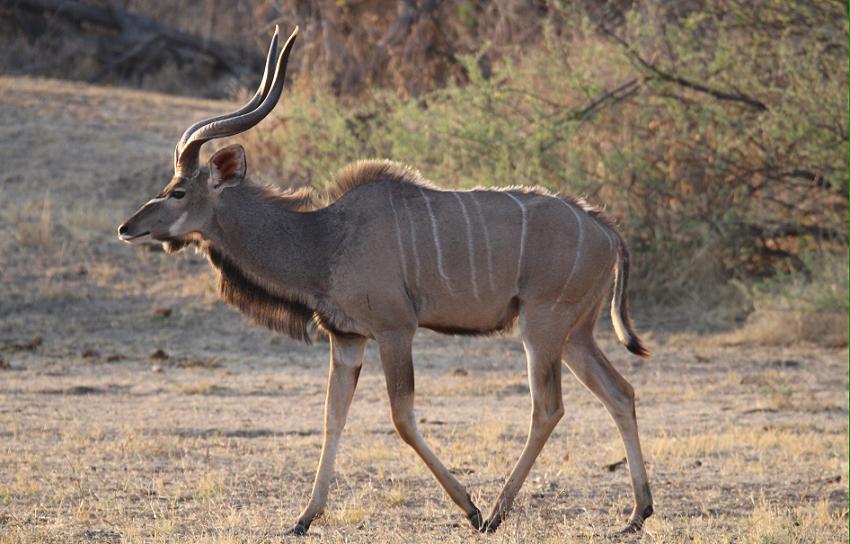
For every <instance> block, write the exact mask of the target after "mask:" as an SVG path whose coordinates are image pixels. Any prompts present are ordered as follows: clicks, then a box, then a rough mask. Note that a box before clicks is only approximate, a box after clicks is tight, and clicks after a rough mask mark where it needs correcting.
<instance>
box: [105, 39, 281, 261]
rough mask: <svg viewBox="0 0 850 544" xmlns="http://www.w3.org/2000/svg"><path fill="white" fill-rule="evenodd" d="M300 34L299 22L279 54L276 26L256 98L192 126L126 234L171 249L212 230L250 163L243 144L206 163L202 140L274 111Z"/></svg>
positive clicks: (128, 224) (230, 131)
mask: <svg viewBox="0 0 850 544" xmlns="http://www.w3.org/2000/svg"><path fill="white" fill-rule="evenodd" d="M297 36H298V28H297V27H296V28H295V31H293V33H292V35H291V36H290V37H289V39H288V40H287V41H286V44H285V45H284V46H283V50H282V51H281V52H280V56H278V54H277V50H278V29H277V28H275V33H274V36H273V37H272V41H271V45H270V46H269V52H268V56H267V57H266V69H265V72H264V73H263V79H262V81H261V82H260V87H259V88H258V89H257V92H256V93H255V94H254V96H253V98H251V100H250V101H249V102H248V103H247V104H245V105H244V106H242V107H241V108H239V109H238V110H236V111H234V112H231V113H227V114H225V115H219V116H216V117H211V118H209V119H204V120H203V121H199V122H197V123H195V124H194V125H192V126H190V127H189V128H188V129H186V132H184V133H183V136H182V137H181V138H180V141H179V142H177V146H176V147H175V149H174V176H173V177H172V178H171V181H170V182H169V183H168V184H167V185H166V186H165V188H163V189H162V191H160V192H159V194H157V195H156V197H154V198H153V199H151V200H150V201H148V203H147V204H145V205H144V206H142V207H141V208H139V209H138V210H137V211H136V213H134V214H133V215H132V216H131V217H130V218H129V219H127V221H125V222H124V223H123V224H122V225H121V226H120V227H118V237H119V238H120V239H121V240H123V241H125V242H129V243H138V242H142V241H145V240H147V239H149V238H151V239H154V240H157V241H160V242H163V243H164V244H165V247H166V249H179V248H181V247H183V246H185V245H186V244H187V243H188V242H189V241H191V240H197V239H198V238H203V237H205V235H206V234H208V229H209V228H210V226H211V225H212V222H213V217H214V214H215V209H216V204H217V202H218V199H219V196H220V194H221V192H222V191H223V190H225V189H226V188H228V187H233V186H235V185H238V184H239V183H241V182H242V180H243V179H244V178H245V174H246V172H247V163H246V160H245V150H244V149H243V148H242V146H240V145H230V146H227V147H225V148H223V149H220V150H219V151H217V152H216V153H215V154H214V155H213V156H212V157H211V158H210V160H209V164H208V166H207V167H206V168H201V167H200V165H199V162H200V161H199V160H200V151H201V146H202V145H203V144H204V143H205V142H208V141H210V140H212V139H215V138H224V137H227V136H233V135H236V134H239V133H241V132H244V131H246V130H248V129H249V128H251V127H253V126H254V125H256V124H257V123H259V122H260V121H262V120H263V118H265V117H266V116H267V115H268V114H269V113H270V112H271V111H272V109H273V108H274V107H275V105H276V104H277V102H278V100H279V99H280V95H281V92H282V91H283V80H284V77H285V75H286V63H287V60H288V59H289V52H290V51H291V50H292V44H293V43H294V42H295V38H296V37H297Z"/></svg>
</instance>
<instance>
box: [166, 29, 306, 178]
mask: <svg viewBox="0 0 850 544" xmlns="http://www.w3.org/2000/svg"><path fill="white" fill-rule="evenodd" d="M297 36H298V27H296V28H295V30H294V31H293V32H292V35H291V36H290V37H289V39H288V40H287V42H286V44H285V45H284V48H283V51H282V52H281V53H280V56H278V58H277V64H276V68H275V71H274V77H273V78H272V77H269V76H270V75H271V68H272V65H273V63H274V59H275V56H276V55H277V45H278V28H277V27H275V33H274V36H273V37H272V42H271V45H270V46H269V53H268V56H267V58H266V69H265V72H264V73H263V79H262V82H261V83H260V87H259V88H258V89H257V92H256V93H255V94H254V96H253V97H252V98H251V100H250V101H249V102H248V103H247V104H245V105H244V106H242V107H241V108H239V109H238V110H236V111H234V112H231V113H228V114H225V115H219V116H216V117H211V118H209V119H205V120H203V121H200V122H198V123H195V124H194V125H192V126H191V127H189V128H188V129H187V130H186V132H184V133H183V136H182V137H181V138H180V141H179V142H178V144H177V147H176V148H175V150H174V170H175V172H178V173H179V172H183V173H186V174H192V173H194V171H195V170H196V169H197V167H198V158H199V155H200V150H201V146H202V145H203V144H204V143H205V142H207V141H209V140H212V139H214V138H223V137H225V136H232V135H234V134H238V133H240V132H244V131H246V130H248V129H249V128H251V127H253V126H254V125H256V124H257V123H259V122H260V121H261V120H262V119H263V118H265V117H266V116H267V115H268V114H269V112H271V110H272V109H273V108H274V106H275V105H276V104H277V101H278V100H279V99H280V95H281V93H282V91H283V80H284V77H285V75H286V64H287V60H288V59H289V53H290V51H291V50H292V44H293V43H294V42H295V38H296V37H297Z"/></svg>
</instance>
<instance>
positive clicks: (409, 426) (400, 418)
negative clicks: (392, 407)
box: [392, 411, 417, 445]
mask: <svg viewBox="0 0 850 544" xmlns="http://www.w3.org/2000/svg"><path fill="white" fill-rule="evenodd" d="M392 419H393V427H395V430H396V432H397V433H398V436H399V438H401V439H402V440H403V441H404V442H405V443H406V444H408V445H413V442H414V441H415V440H416V435H417V430H416V423H415V422H414V420H413V413H411V412H405V413H396V412H395V411H393V414H392Z"/></svg>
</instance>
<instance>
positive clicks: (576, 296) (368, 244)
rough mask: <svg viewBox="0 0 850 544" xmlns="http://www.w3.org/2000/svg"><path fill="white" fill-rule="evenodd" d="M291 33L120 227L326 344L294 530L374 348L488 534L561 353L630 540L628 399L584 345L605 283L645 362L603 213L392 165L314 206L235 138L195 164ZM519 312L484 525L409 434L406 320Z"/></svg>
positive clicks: (232, 297) (244, 125)
mask: <svg viewBox="0 0 850 544" xmlns="http://www.w3.org/2000/svg"><path fill="white" fill-rule="evenodd" d="M297 33H298V31H297V29H296V31H295V32H293V34H292V36H290V38H289V40H288V41H287V42H286V44H285V45H284V47H283V50H282V51H281V53H280V56H278V55H277V48H278V47H277V46H278V35H277V32H275V35H274V37H273V38H272V42H271V46H270V48H269V53H268V58H267V60H266V70H265V74H264V75H263V79H262V82H261V84H260V87H259V89H258V90H257V92H256V94H255V95H254V97H253V98H252V99H251V101H250V102H248V103H247V104H246V105H245V106H244V107H242V108H241V109H239V110H237V111H235V112H232V113H229V114H226V115H222V116H219V117H214V118H211V119H206V120H204V121H201V122H199V123H196V124H194V125H192V126H191V127H189V129H188V130H186V132H185V133H184V134H183V136H182V137H181V138H180V142H179V143H178V144H177V148H176V149H175V151H174V177H173V178H172V179H171V181H170V182H169V183H168V185H166V187H165V188H164V189H163V190H162V191H161V192H160V193H159V194H158V195H157V196H156V197H155V198H153V199H152V200H150V201H149V202H148V203H147V204H145V205H144V206H142V207H141V208H140V209H139V210H138V211H137V212H136V213H135V214H133V216H132V217H130V219H128V220H127V222H126V223H124V224H123V225H121V226H120V227H119V229H118V233H119V235H120V238H121V239H122V240H124V241H126V242H139V241H142V240H146V239H148V238H152V239H154V240H157V241H159V242H162V243H163V244H164V246H165V249H166V250H167V251H169V252H174V251H178V250H180V249H183V248H185V247H187V246H190V245H191V246H194V247H196V248H197V249H198V250H200V251H201V252H203V253H205V254H206V255H207V257H208V258H209V261H210V263H211V264H212V266H213V267H214V268H215V270H216V271H217V273H218V278H219V282H218V285H219V292H220V293H221V296H222V297H223V298H224V300H226V301H227V302H229V303H231V304H233V305H235V306H236V307H237V308H238V309H239V310H240V311H242V312H243V313H245V314H247V315H248V316H250V317H251V318H253V319H254V320H255V321H257V322H259V323H260V324H262V325H265V326H267V327H269V328H271V329H273V330H276V331H281V332H284V333H287V334H289V335H290V336H292V337H294V338H297V339H301V340H309V332H310V328H311V327H315V328H318V329H319V330H320V331H323V332H324V333H326V334H327V335H328V336H329V337H330V347H331V357H330V376H329V379H328V391H327V401H326V404H325V422H324V443H323V445H322V455H321V459H320V461H319V467H318V472H317V474H316V480H315V483H314V485H313V491H312V495H311V497H310V501H309V503H308V504H307V506H306V508H305V509H304V511H303V512H302V513H301V517H300V518H299V519H298V521H297V523H296V524H295V526H294V527H292V528H291V529H290V530H289V532H290V533H291V534H303V533H305V532H306V531H307V529H308V528H309V527H310V523H311V522H312V521H313V519H314V518H315V517H316V516H317V515H319V514H320V513H321V512H322V511H323V509H324V506H325V502H326V500H327V496H328V487H329V484H330V481H331V477H332V474H333V466H334V458H335V457H336V452H337V448H338V445H339V439H340V434H341V432H342V429H343V426H344V425H345V419H346V415H347V413H348V408H349V405H350V403H351V398H352V396H353V394H354V388H355V387H356V385H357V378H358V375H359V374H360V367H361V363H362V360H363V351H364V348H365V346H366V342H367V341H368V340H369V339H373V340H375V341H376V342H377V343H378V346H379V351H380V357H381V364H382V365H383V369H384V374H385V375H386V380H387V391H388V393H389V401H390V406H391V411H392V422H393V425H394V426H395V428H396V430H397V431H398V434H399V436H400V437H401V439H402V440H404V441H405V442H406V443H407V444H409V445H410V446H411V447H412V448H413V449H414V450H415V451H416V453H417V454H419V456H420V457H421V458H422V460H423V461H424V462H425V464H426V465H427V466H428V468H429V469H430V470H431V471H432V472H433V473H434V476H435V477H436V478H437V481H439V482H440V485H442V486H443V488H445V490H446V492H447V493H448V494H449V496H450V497H451V499H452V500H453V501H454V502H455V503H456V504H457V505H458V506H459V507H460V508H462V509H463V511H464V513H465V514H466V516H467V518H468V519H469V521H470V523H471V524H472V526H473V527H474V528H475V529H477V530H480V531H494V530H495V529H496V528H497V527H498V526H499V524H500V523H501V522H502V520H503V519H504V517H505V515H506V514H507V512H508V510H510V508H511V504H512V503H513V501H514V498H515V497H516V495H517V493H518V491H519V489H520V487H521V486H522V484H523V481H524V480H525V478H526V476H527V475H528V472H529V470H530V469H531V466H532V465H533V464H534V461H535V459H536V458H537V455H538V454H539V453H540V450H541V449H542V448H543V444H544V443H545V442H546V439H547V438H548V437H549V435H550V434H551V432H552V430H553V429H554V428H555V425H556V424H557V422H558V420H560V419H561V417H562V416H563V414H564V406H563V403H562V399H561V362H562V361H563V362H564V363H566V365H567V366H568V367H569V368H570V370H572V372H573V374H575V375H576V377H577V378H578V379H579V380H580V381H581V382H582V383H583V384H584V385H586V386H587V388H588V389H590V390H591V391H592V392H593V393H594V394H595V395H596V396H597V397H598V398H599V400H601V401H602V403H603V404H604V405H605V407H606V408H607V409H608V411H609V412H610V414H611V416H612V418H613V419H614V421H615V423H616V425H617V428H618V429H619V431H620V434H621V435H622V439H623V442H624V444H625V449H626V456H627V459H628V464H629V470H630V472H631V480H632V487H633V491H634V500H635V503H634V510H633V511H632V514H631V517H630V518H629V521H628V526H627V527H626V529H625V530H626V531H638V530H640V529H641V528H642V526H643V522H644V520H645V519H646V518H647V517H648V516H650V515H651V514H652V498H651V496H650V492H649V485H648V483H647V477H646V469H645V467H644V461H643V456H642V454H641V449H640V443H639V440H638V430H637V422H636V419H635V404H634V391H633V390H632V387H631V386H630V385H629V383H628V382H626V380H625V379H623V377H622V376H620V374H619V373H618V372H617V371H616V370H615V369H614V367H613V366H612V365H611V363H610V362H609V361H608V359H606V358H605V355H603V353H602V351H600V349H599V347H598V346H597V345H596V342H595V341H594V338H593V332H594V327H595V323H596V320H597V318H598V316H599V313H600V310H601V308H602V306H603V304H604V303H605V298H606V297H607V293H608V291H609V289H610V288H611V286H612V285H613V292H614V295H613V300H612V302H611V317H612V319H613V322H614V328H615V329H616V333H617V337H618V338H619V339H620V341H621V342H623V344H625V345H626V347H627V348H628V350H629V351H631V352H633V353H636V354H637V355H640V356H643V357H646V356H648V355H649V353H648V352H647V351H646V349H645V348H644V347H643V346H642V345H641V343H640V340H639V339H638V337H637V335H636V334H635V332H634V330H633V328H632V325H631V322H630V320H629V317H628V295H627V293H626V288H627V283H628V277H629V256H628V252H627V250H626V245H625V243H624V242H623V239H622V238H621V237H620V235H619V234H618V233H617V231H616V230H615V229H614V227H613V226H612V225H611V224H610V223H609V222H608V221H606V220H605V218H604V217H603V216H602V215H601V214H600V213H599V212H598V211H596V210H594V209H592V208H590V207H588V206H587V205H585V204H583V203H581V202H577V201H574V200H570V199H568V198H564V197H561V196H557V195H552V194H549V193H547V192H546V191H544V190H542V189H536V188H520V187H514V188H508V189H476V190H472V191H444V190H441V189H438V188H436V187H434V186H433V185H431V184H430V183H428V182H427V181H426V180H424V179H423V178H422V177H421V176H420V175H419V173H417V172H416V171H415V170H412V169H410V168H408V167H405V166H402V165H400V164H397V163H392V162H388V161H361V162H357V163H355V164H352V165H350V166H348V167H347V168H345V169H344V170H343V171H342V172H341V173H340V174H339V176H338V178H337V181H336V184H335V186H334V187H333V188H332V189H331V190H330V191H328V194H327V195H325V198H324V199H323V200H320V199H318V198H316V196H315V195H309V194H307V193H305V192H303V191H301V192H293V191H280V190H277V189H274V188H271V187H267V186H263V185H260V184H257V183H255V182H252V181H250V180H249V179H247V178H246V170H247V167H246V161H245V151H244V150H243V148H242V147H241V146H239V145H231V146H228V147H225V148H223V149H221V150H219V151H218V152H216V153H215V154H214V155H213V156H212V158H211V159H210V160H209V164H208V166H207V167H206V168H202V167H200V166H199V152H200V148H201V146H202V145H203V143H204V142H207V141H209V140H212V139H214V138H222V137H226V136H233V135H234V134H239V133H240V132H243V131H245V130H248V129H249V128H251V127H253V126H254V125H256V124H257V123H259V122H260V121H261V120H262V119H263V118H265V117H266V116H267V115H268V114H269V112H271V110H272V108H274V106H275V104H276V103H277V101H278V99H279V98H280V95H281V91H282V88H283V80H284V74H285V72H286V63H287V59H288V58H289V53H290V51H291V49H292V44H293V43H294V41H295V38H296V35H297ZM517 318H518V320H519V326H520V330H521V333H522V340H523V344H524V346H525V353H526V357H527V361H528V380H529V385H530V390H531V399H532V409H531V426H530V430H529V434H528V440H527V442H526V444H525V447H524V449H523V451H522V454H521V455H520V457H519V460H518V461H517V463H516V466H514V468H513V471H512V472H511V474H510V476H509V478H508V480H507V482H506V483H505V485H504V487H503V488H502V491H501V493H500V494H499V497H498V499H497V501H496V504H495V506H494V507H493V510H492V512H491V513H490V516H489V517H488V518H487V519H484V518H483V517H482V516H481V513H480V511H479V510H478V508H476V507H475V505H474V504H473V503H472V500H471V499H470V496H469V493H467V491H466V489H465V488H464V486H463V485H462V484H461V483H460V482H459V481H458V480H457V479H456V478H455V476H454V475H452V473H451V472H450V471H449V469H447V468H446V466H445V465H443V463H442V462H441V461H440V459H438V458H437V456H436V455H435V454H434V452H433V451H432V450H431V448H429V447H428V444H427V443H426V442H425V440H424V439H423V437H422V435H421V434H420V433H419V431H418V430H417V428H416V418H415V417H414V413H413V399H414V392H413V391H414V389H413V359H412V356H411V344H412V341H413V336H414V334H415V333H416V330H417V328H418V327H425V328H428V329H432V330H435V331H439V332H444V333H449V334H473V335H475V334H489V333H494V332H498V331H503V330H505V329H506V328H508V327H510V326H511V325H512V324H513V323H514V322H515V321H516V320H517Z"/></svg>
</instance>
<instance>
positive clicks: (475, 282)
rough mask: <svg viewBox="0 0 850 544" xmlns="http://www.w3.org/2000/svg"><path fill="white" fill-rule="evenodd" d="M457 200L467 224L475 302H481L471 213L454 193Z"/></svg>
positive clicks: (467, 241)
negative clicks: (470, 218)
mask: <svg viewBox="0 0 850 544" xmlns="http://www.w3.org/2000/svg"><path fill="white" fill-rule="evenodd" d="M452 194H453V195H455V198H456V199H457V203H458V204H460V211H461V213H463V220H464V221H465V222H466V249H467V252H468V253H469V279H470V280H472V295H473V296H474V297H475V300H478V301H480V300H481V298H480V297H479V296H478V279H477V277H476V276H478V273H477V272H476V271H475V246H474V242H473V239H472V222H471V221H470V220H469V213H467V211H466V205H465V204H464V203H463V198H461V196H460V193H458V192H457V191H454V192H452Z"/></svg>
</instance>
